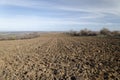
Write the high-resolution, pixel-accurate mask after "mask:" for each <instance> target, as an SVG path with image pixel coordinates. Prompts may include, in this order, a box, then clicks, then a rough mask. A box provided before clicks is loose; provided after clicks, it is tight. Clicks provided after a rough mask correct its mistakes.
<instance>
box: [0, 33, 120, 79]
mask: <svg viewBox="0 0 120 80" xmlns="http://www.w3.org/2000/svg"><path fill="white" fill-rule="evenodd" d="M0 80H120V39H113V38H98V37H70V36H66V35H63V34H48V35H44V36H40V37H39V38H34V39H26V40H9V41H0Z"/></svg>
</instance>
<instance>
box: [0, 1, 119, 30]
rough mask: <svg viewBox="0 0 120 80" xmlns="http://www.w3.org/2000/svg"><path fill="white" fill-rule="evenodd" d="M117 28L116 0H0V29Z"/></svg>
mask: <svg viewBox="0 0 120 80" xmlns="http://www.w3.org/2000/svg"><path fill="white" fill-rule="evenodd" d="M103 27H106V28H109V29H110V30H120V0H0V31H68V30H80V29H84V28H88V29H91V30H100V29H101V28H103Z"/></svg>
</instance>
